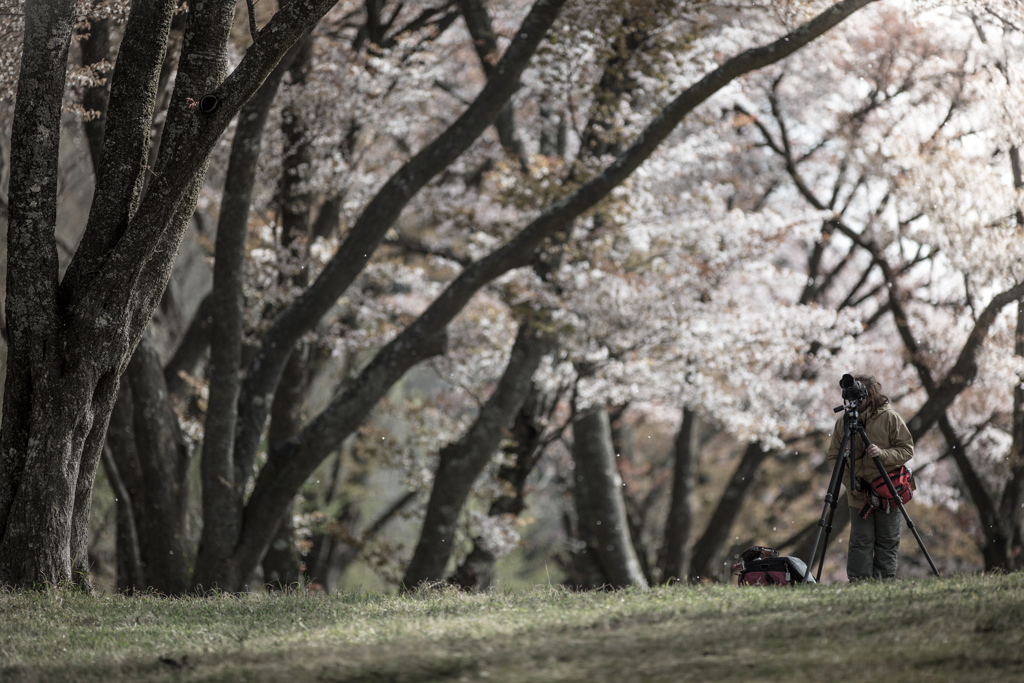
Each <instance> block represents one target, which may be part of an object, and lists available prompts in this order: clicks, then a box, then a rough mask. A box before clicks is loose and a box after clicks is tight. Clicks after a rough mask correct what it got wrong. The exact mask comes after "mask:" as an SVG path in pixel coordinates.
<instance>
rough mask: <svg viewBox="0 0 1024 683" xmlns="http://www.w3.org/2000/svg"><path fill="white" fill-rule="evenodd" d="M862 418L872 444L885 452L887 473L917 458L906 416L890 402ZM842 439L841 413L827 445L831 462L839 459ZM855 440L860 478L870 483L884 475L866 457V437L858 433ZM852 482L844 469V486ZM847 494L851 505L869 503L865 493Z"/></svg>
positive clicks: (857, 474) (848, 472) (833, 463)
mask: <svg viewBox="0 0 1024 683" xmlns="http://www.w3.org/2000/svg"><path fill="white" fill-rule="evenodd" d="M862 419H863V420H864V431H865V432H867V434H868V439H869V440H870V441H871V443H873V444H875V445H876V446H878V448H879V449H880V450H881V452H882V454H881V456H880V459H881V461H882V466H883V467H885V471H886V472H892V471H893V470H894V469H896V468H898V467H899V466H900V465H902V464H903V463H905V462H907V461H908V460H910V459H911V458H913V457H914V439H913V437H911V436H910V430H909V429H907V425H906V423H905V422H904V421H903V418H901V417H900V416H899V415H897V414H896V411H895V410H893V409H892V407H891V406H890V405H889V404H888V403H886V404H885V405H884V406H882V407H881V408H879V409H878V410H875V411H873V412H871V413H869V414H868V415H866V416H862ZM842 439H843V418H842V417H841V416H840V418H839V419H838V420H836V426H835V428H834V429H833V430H832V442H831V443H830V444H829V446H828V461H829V463H831V464H832V465H835V462H836V458H837V457H838V456H839V442H840V441H842ZM854 443H855V444H856V445H855V448H854V455H855V456H856V476H857V479H864V480H866V481H869V482H871V481H874V480H875V479H877V478H878V477H880V476H881V474H879V472H878V468H877V467H876V466H875V463H874V462H873V461H872V460H871V458H866V457H864V442H863V439H861V438H860V437H859V436H858V437H856V438H854ZM849 485H850V471H849V470H844V471H843V486H844V487H846V488H847V489H848V488H849ZM846 497H847V500H849V502H850V506H851V507H855V508H861V507H863V506H864V503H865V502H867V501H866V499H865V497H864V494H863V493H859V492H858V493H855V492H853V491H849V490H847V492H846Z"/></svg>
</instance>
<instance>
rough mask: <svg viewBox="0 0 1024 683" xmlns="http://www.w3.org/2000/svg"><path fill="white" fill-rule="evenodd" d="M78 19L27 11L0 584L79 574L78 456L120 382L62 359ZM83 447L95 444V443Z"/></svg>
mask: <svg viewBox="0 0 1024 683" xmlns="http://www.w3.org/2000/svg"><path fill="white" fill-rule="evenodd" d="M73 20H74V3H73V2H70V1H69V0H40V2H36V3H30V4H28V5H27V6H26V7H25V32H24V48H23V52H22V62H21V73H20V76H19V78H18V97H17V101H16V103H15V110H14V123H13V128H12V133H11V176H10V182H9V202H10V203H9V213H8V217H9V223H8V249H9V257H8V272H7V305H6V314H7V320H6V323H7V332H8V349H7V354H8V356H7V378H6V383H5V386H4V407H3V408H4V415H3V426H2V432H0V585H4V584H6V585H16V586H31V585H38V584H51V585H54V584H60V583H69V582H71V581H72V564H74V565H75V567H76V568H80V567H82V562H83V560H84V557H85V546H84V545H82V543H81V539H80V538H78V536H79V534H78V533H74V531H82V529H78V528H76V529H75V530H74V531H73V529H72V527H73V525H74V526H76V527H77V526H79V525H80V523H79V525H75V524H74V520H73V516H78V517H80V515H81V514H83V513H86V514H87V513H88V508H89V499H90V498H91V486H90V485H91V483H92V475H93V474H94V471H93V472H89V471H88V469H89V467H90V466H94V465H95V463H96V462H97V461H98V457H95V458H94V457H92V456H93V454H92V453H88V454H85V453H84V449H85V446H86V441H87V438H88V436H89V434H90V432H91V431H92V428H93V426H94V424H93V422H94V419H95V418H96V417H97V414H98V416H99V423H100V424H96V425H95V427H96V428H97V429H100V428H102V430H103V431H105V430H106V419H107V416H108V415H109V404H112V403H113V395H114V394H116V391H117V377H112V378H110V377H109V376H108V377H105V378H104V388H103V390H102V391H101V392H100V391H97V390H98V389H99V386H98V380H99V377H96V376H89V373H88V371H85V369H84V368H82V367H81V364H80V363H74V364H73V367H66V364H65V358H64V357H63V355H64V354H63V353H62V352H61V347H62V346H63V344H62V341H63V330H62V325H61V321H60V319H59V315H58V313H57V307H56V299H57V277H58V275H57V274H58V260H57V250H56V245H55V243H54V238H53V234H54V232H53V231H54V228H55V225H56V197H57V156H58V149H59V145H60V118H61V99H62V96H63V92H64V80H65V73H66V69H67V57H68V46H69V44H70V40H71V30H72V25H73ZM66 375H73V376H72V377H67V376H66ZM90 385H91V386H90ZM101 433H102V432H101ZM89 441H90V445H97V446H98V445H99V444H98V443H96V442H97V441H98V440H97V439H95V438H94V439H91V440H89ZM95 455H96V456H98V455H99V451H98V449H96V454H95ZM80 483H81V484H82V486H83V489H88V493H89V494H90V495H88V496H87V495H85V493H86V492H85V491H84V490H83V492H82V495H78V494H77V489H78V486H79V484H80ZM86 528H87V527H86ZM44 530H45V531H44ZM41 531H44V532H43V533H40V532H41ZM86 540H87V539H86ZM80 576H81V575H79V576H77V577H75V578H76V580H79V578H80Z"/></svg>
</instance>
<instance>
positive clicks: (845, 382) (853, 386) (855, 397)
mask: <svg viewBox="0 0 1024 683" xmlns="http://www.w3.org/2000/svg"><path fill="white" fill-rule="evenodd" d="M839 388H840V389H842V390H843V400H844V401H849V402H850V403H853V404H854V405H856V404H858V403H860V402H861V401H863V400H864V399H866V398H867V397H868V390H867V389H866V388H865V387H864V385H863V384H861V383H860V382H858V381H857V380H855V379H854V378H853V375H843V378H842V379H840V380H839Z"/></svg>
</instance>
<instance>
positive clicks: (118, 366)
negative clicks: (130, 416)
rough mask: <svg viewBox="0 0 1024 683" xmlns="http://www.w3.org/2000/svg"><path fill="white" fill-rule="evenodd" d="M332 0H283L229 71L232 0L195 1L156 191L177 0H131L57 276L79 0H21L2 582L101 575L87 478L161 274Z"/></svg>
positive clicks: (0, 475) (1, 456)
mask: <svg viewBox="0 0 1024 683" xmlns="http://www.w3.org/2000/svg"><path fill="white" fill-rule="evenodd" d="M332 4H333V3H332V2H331V0H312V2H310V3H303V4H302V5H301V6H299V4H298V3H292V4H291V5H286V6H285V7H283V8H281V9H280V10H279V11H278V12H277V13H276V14H275V15H274V17H273V19H271V22H270V23H268V25H267V27H265V29H266V30H265V31H263V32H261V34H260V35H259V37H258V39H257V44H255V45H254V46H253V47H251V48H250V49H249V50H247V52H246V54H245V56H244V57H243V58H242V60H241V61H240V63H239V65H238V67H237V68H236V69H235V70H234V72H233V73H232V74H231V75H230V76H229V77H228V78H224V75H225V72H226V68H227V39H228V36H229V33H230V30H231V26H232V23H233V15H234V5H235V3H234V2H227V1H226V0H210V1H209V2H203V3H199V4H197V5H193V6H192V7H191V8H190V11H189V13H188V24H187V27H186V37H185V42H184V48H183V54H182V59H181V64H180V66H179V69H178V74H177V77H176V86H175V94H174V97H173V98H172V102H171V108H170V110H169V113H168V118H167V125H166V128H165V135H164V144H163V145H162V149H161V153H160V157H159V161H158V162H157V164H156V166H157V168H158V174H156V175H154V176H153V182H152V183H151V184H150V185H149V186H148V188H147V191H146V192H145V194H143V193H142V187H143V180H144V178H145V175H146V168H145V166H146V158H147V152H148V149H149V141H150V131H151V126H152V114H153V107H154V103H155V98H156V96H155V92H156V90H157V87H158V80H159V76H160V72H161V68H162V65H163V57H164V52H165V47H166V44H167V34H168V31H169V28H170V18H171V16H172V14H173V12H174V10H175V9H176V6H177V3H176V2H174V1H173V0H160V2H154V3H133V4H132V6H131V11H130V14H129V18H128V22H127V24H126V26H125V29H124V32H123V35H122V39H121V44H120V49H119V59H118V62H117V66H116V67H115V72H114V75H113V77H112V79H111V94H110V98H109V101H108V106H107V113H106V130H105V133H104V136H103V154H102V157H101V159H100V170H99V173H98V176H97V186H96V191H95V193H94V197H93V206H92V208H91V210H90V218H89V221H88V223H87V227H86V232H85V234H84V236H83V239H82V242H81V244H80V245H79V249H78V251H77V252H76V254H75V256H74V257H73V259H72V262H71V264H70V265H69V267H68V269H67V271H66V273H65V276H64V278H63V280H61V281H60V284H59V286H58V261H57V253H56V243H55V239H54V230H55V222H56V186H57V177H58V173H57V158H58V154H57V152H58V149H59V142H60V118H61V105H62V101H63V95H64V85H65V75H66V70H67V56H68V45H69V42H70V37H71V31H72V27H73V23H74V19H75V7H74V3H71V2H69V0H39V1H38V2H33V3H28V5H27V6H26V8H25V31H24V43H23V55H22V64H21V72H20V75H19V80H18V98H17V103H16V105H15V114H14V123H13V128H12V131H13V134H12V146H11V176H10V183H9V190H10V192H9V194H10V211H9V226H8V288H7V300H6V302H7V329H8V342H9V346H8V364H7V378H6V382H5V401H4V419H3V425H2V427H0V585H16V586H29V585H52V584H57V583H68V582H71V581H72V580H74V581H75V582H77V583H79V584H80V585H82V586H83V587H85V588H89V587H90V586H89V581H88V566H87V563H88V554H87V548H88V530H89V524H88V522H89V510H90V505H91V498H92V484H93V479H94V476H95V473H96V468H97V465H98V463H99V460H100V454H101V452H102V447H103V442H104V436H105V432H106V428H107V421H108V419H109V417H110V413H111V410H112V408H113V404H114V401H115V398H116V396H117V392H118V380H119V378H120V376H121V374H122V372H123V371H124V369H125V368H126V366H127V364H128V360H129V359H130V357H131V355H132V353H133V352H134V350H135V347H136V345H137V344H138V342H139V340H140V339H141V337H142V334H143V332H144V330H145V328H146V326H147V325H148V323H149V319H150V317H151V316H152V314H153V311H154V309H155V307H156V305H157V304H158V302H159V298H160V295H161V293H162V292H163V291H164V289H165V287H166V284H167V281H168V278H169V277H170V269H171V265H172V264H173V261H174V257H175V255H176V252H177V248H178V245H179V244H180V241H181V238H182V236H183V234H184V232H185V229H186V227H187V225H188V221H189V219H190V217H191V216H192V213H193V211H194V208H195V205H196V201H197V198H198V194H197V193H198V189H199V187H200V185H201V184H202V181H203V178H204V176H205V171H206V166H207V164H208V162H209V154H210V152H211V150H212V149H213V147H214V145H215V144H216V141H217V139H218V138H219V137H220V135H221V133H222V132H223V131H224V129H225V128H226V127H227V125H228V123H229V122H230V120H231V119H232V118H233V117H234V115H235V114H236V113H237V112H238V110H239V109H240V108H241V106H242V104H243V103H244V102H245V101H246V100H248V99H249V97H250V96H251V95H252V93H254V92H255V91H256V89H257V88H258V87H259V85H260V83H261V82H262V81H263V80H264V79H265V78H266V76H267V75H268V74H269V73H270V71H271V70H272V69H273V66H274V65H275V64H276V63H277V62H278V61H279V60H280V58H281V56H282V55H283V54H284V52H285V51H286V50H287V48H288V47H289V46H290V45H291V44H292V43H293V42H294V41H295V40H296V39H297V38H298V37H299V35H301V34H302V33H304V32H305V31H307V30H308V29H309V27H310V26H311V25H312V23H314V22H315V21H316V20H317V18H318V17H319V16H320V15H322V14H323V13H324V12H325V11H326V10H327V9H328V8H329V7H330V6H331V5H332ZM203 93H206V94H207V95H205V96H206V97H207V101H208V103H210V102H212V105H210V107H209V108H208V109H206V110H204V111H200V112H198V114H197V112H196V110H195V109H194V108H193V107H192V106H190V105H189V100H191V99H192V98H194V97H200V98H202V97H204V95H203ZM211 98H212V99H211Z"/></svg>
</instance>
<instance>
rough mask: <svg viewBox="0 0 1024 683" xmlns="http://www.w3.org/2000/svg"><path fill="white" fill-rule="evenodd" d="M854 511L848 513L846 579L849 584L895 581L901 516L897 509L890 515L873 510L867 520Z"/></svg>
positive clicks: (853, 509)
mask: <svg viewBox="0 0 1024 683" xmlns="http://www.w3.org/2000/svg"><path fill="white" fill-rule="evenodd" d="M857 512H858V510H857V508H852V509H851V510H850V554H849V557H848V558H847V560H846V576H847V578H848V579H850V581H857V580H859V579H870V578H876V579H895V578H896V556H897V554H898V553H899V550H900V532H901V531H902V530H903V515H902V514H900V511H899V510H898V509H896V510H893V511H892V512H890V513H889V514H886V513H884V512H882V511H880V510H872V511H871V514H869V515H868V518H867V519H861V516H860V515H858V514H857Z"/></svg>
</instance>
